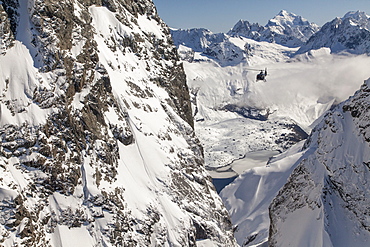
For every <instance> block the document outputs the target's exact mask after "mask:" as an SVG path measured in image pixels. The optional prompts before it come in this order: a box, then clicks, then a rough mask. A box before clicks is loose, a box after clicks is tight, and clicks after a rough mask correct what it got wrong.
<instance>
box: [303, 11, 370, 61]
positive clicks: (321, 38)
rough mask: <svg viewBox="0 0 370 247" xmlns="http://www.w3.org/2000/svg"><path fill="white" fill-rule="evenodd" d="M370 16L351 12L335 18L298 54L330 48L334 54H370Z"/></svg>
mask: <svg viewBox="0 0 370 247" xmlns="http://www.w3.org/2000/svg"><path fill="white" fill-rule="evenodd" d="M369 40H370V16H369V15H367V14H366V13H365V12H361V11H350V12H348V13H347V14H345V15H344V17H343V18H339V17H337V18H335V19H333V20H332V21H330V22H328V23H326V24H325V25H324V26H323V27H322V28H321V29H320V31H319V32H317V33H315V35H313V36H312V37H311V38H310V39H309V40H308V42H307V43H306V44H304V45H303V46H302V47H301V48H300V49H299V50H298V52H297V53H304V52H307V51H310V50H316V49H320V48H322V47H328V48H330V49H331V52H333V53H339V52H349V53H354V54H364V53H367V54H370V41H369Z"/></svg>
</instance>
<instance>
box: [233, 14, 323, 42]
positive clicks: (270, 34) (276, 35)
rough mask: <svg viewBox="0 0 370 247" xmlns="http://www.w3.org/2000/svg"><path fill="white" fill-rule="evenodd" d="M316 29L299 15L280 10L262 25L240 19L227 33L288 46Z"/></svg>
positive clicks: (304, 39) (303, 38) (307, 36)
mask: <svg viewBox="0 0 370 247" xmlns="http://www.w3.org/2000/svg"><path fill="white" fill-rule="evenodd" d="M318 30H319V26H318V25H316V24H314V23H310V22H309V21H307V20H306V19H304V18H303V17H301V16H298V15H296V14H293V13H289V12H287V11H285V10H282V11H280V12H279V13H278V14H277V15H276V16H275V17H274V18H272V19H270V20H269V21H268V23H267V24H266V26H264V27H262V26H260V25H259V24H255V23H254V24H250V23H249V22H248V21H243V20H241V21H239V22H238V23H236V25H235V26H234V27H233V28H232V29H231V30H230V31H229V32H228V34H229V35H230V36H243V37H246V38H251V39H254V40H256V41H267V42H271V43H277V44H280V45H284V46H288V47H298V46H301V45H302V44H303V43H304V42H306V41H307V40H308V39H309V38H310V37H311V36H312V35H313V34H314V33H315V32H317V31H318Z"/></svg>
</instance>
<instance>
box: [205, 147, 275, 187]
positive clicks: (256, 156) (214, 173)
mask: <svg viewBox="0 0 370 247" xmlns="http://www.w3.org/2000/svg"><path fill="white" fill-rule="evenodd" d="M279 153H280V152H279V151H267V150H262V151H255V152H250V153H247V154H246V155H245V156H244V157H243V158H241V159H238V160H234V161H233V162H232V163H230V164H229V165H227V166H223V167H220V168H216V169H212V170H208V172H209V174H210V175H211V177H212V180H213V184H214V186H215V187H216V190H217V192H218V193H219V192H220V191H221V190H222V189H223V188H224V187H225V186H227V185H228V184H230V183H231V182H233V181H234V179H235V178H236V177H238V176H239V175H240V174H242V173H244V172H245V171H246V170H249V169H252V168H255V167H260V166H266V165H267V162H268V161H269V159H270V158H271V157H273V156H274V155H277V154H279Z"/></svg>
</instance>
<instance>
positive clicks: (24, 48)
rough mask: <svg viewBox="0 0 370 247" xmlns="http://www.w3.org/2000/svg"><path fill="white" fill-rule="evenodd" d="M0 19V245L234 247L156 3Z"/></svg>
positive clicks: (106, 0)
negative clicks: (205, 246)
mask: <svg viewBox="0 0 370 247" xmlns="http://www.w3.org/2000/svg"><path fill="white" fill-rule="evenodd" d="M0 10H1V15H0V17H1V18H2V19H1V20H2V22H1V25H2V27H3V28H2V30H4V33H2V34H1V35H2V37H1V38H2V44H1V45H2V46H1V54H0V64H1V67H2V71H1V73H0V78H1V80H0V92H1V94H0V103H1V105H0V107H1V108H0V115H1V116H0V140H1V141H0V143H1V146H0V170H1V176H0V178H1V179H0V198H1V204H0V209H1V210H0V211H1V217H0V219H1V221H0V223H1V224H0V232H1V236H2V237H1V238H0V244H1V245H22V246H64V245H68V246H195V245H196V241H197V240H199V239H208V240H209V241H212V242H213V243H214V244H215V245H219V246H221V245H223V244H225V243H226V244H227V245H231V246H232V245H234V240H233V236H232V229H231V223H230V221H229V218H228V214H227V212H226V210H225V209H224V207H223V206H222V203H221V200H220V199H219V198H218V196H217V193H216V192H215V190H214V188H213V185H212V183H211V180H210V178H209V176H208V175H207V173H206V172H205V170H204V168H203V154H202V149H201V146H200V144H199V141H198V140H197V138H196V137H195V136H194V131H193V128H192V126H193V119H192V113H191V107H190V99H189V92H188V88H187V86H186V80H185V74H184V72H183V68H182V64H181V63H180V62H179V61H178V57H177V53H176V49H175V47H174V46H173V43H172V39H171V37H170V35H169V34H170V33H169V29H168V27H167V26H166V25H165V24H164V23H163V22H162V20H161V19H160V18H159V17H158V15H157V14H156V10H155V7H154V5H153V3H152V2H151V1H147V0H141V1H131V0H122V1H119V0H90V1H85V0H75V1H67V2H65V1H64V2H60V1H54V0H52V1H46V2H45V1H38V0H36V1H19V2H18V1H16V0H13V1H10V0H9V1H1V6H0ZM3 20H4V21H3ZM77 236H78V237H77Z"/></svg>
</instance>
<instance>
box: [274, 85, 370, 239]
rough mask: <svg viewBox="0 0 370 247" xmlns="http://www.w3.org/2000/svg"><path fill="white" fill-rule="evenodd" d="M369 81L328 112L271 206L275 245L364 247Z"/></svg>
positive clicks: (369, 229) (369, 214) (369, 228)
mask: <svg viewBox="0 0 370 247" xmlns="http://www.w3.org/2000/svg"><path fill="white" fill-rule="evenodd" d="M369 109H370V80H368V81H367V82H365V84H364V85H363V86H362V87H361V89H360V90H359V91H357V92H356V94H355V95H354V96H353V97H351V98H350V99H348V100H347V101H345V102H343V103H342V104H340V105H338V106H337V107H336V108H335V109H334V110H333V111H331V112H329V113H328V114H327V115H326V116H325V117H324V119H323V120H322V122H321V123H320V124H319V125H317V126H316V127H315V129H314V130H313V132H312V134H311V136H310V137H309V138H308V140H307V141H306V143H305V147H304V149H305V150H306V151H305V155H304V157H303V159H302V160H301V161H300V163H299V164H298V166H297V167H296V168H295V170H294V171H293V173H292V175H291V176H290V179H289V180H288V182H287V183H286V185H285V186H284V187H283V189H282V190H281V191H280V192H279V194H278V196H277V197H276V198H275V199H274V201H273V203H272V205H271V206H270V219H271V226H270V240H269V242H270V244H271V246H289V245H291V246H365V245H367V244H368V243H369V241H370V221H369V219H370V211H369V205H370V199H369V196H368V195H369V193H370V187H369V185H368V181H369V178H370V168H369V162H370V145H369V141H370V128H369V119H370V112H369Z"/></svg>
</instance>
